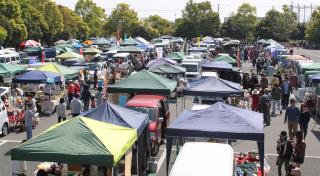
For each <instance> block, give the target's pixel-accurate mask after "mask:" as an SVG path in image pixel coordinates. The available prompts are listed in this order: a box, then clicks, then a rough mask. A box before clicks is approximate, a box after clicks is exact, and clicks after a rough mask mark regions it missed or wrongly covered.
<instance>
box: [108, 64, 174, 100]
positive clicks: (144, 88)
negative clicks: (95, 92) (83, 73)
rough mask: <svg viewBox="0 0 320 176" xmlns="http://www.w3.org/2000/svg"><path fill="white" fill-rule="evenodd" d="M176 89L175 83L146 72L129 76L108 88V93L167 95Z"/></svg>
mask: <svg viewBox="0 0 320 176" xmlns="http://www.w3.org/2000/svg"><path fill="white" fill-rule="evenodd" d="M176 87H177V82H176V81H173V80H170V79H167V78H164V77H162V76H159V75H157V74H155V73H152V72H149V71H147V70H142V71H139V72H137V73H135V74H131V75H130V76H129V77H127V78H126V79H123V80H121V81H119V82H118V83H116V84H113V85H110V86H109V87H108V92H110V93H138V92H140V93H160V94H166V95H169V94H170V92H172V91H174V90H175V88H176Z"/></svg>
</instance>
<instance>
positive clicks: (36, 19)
mask: <svg viewBox="0 0 320 176" xmlns="http://www.w3.org/2000/svg"><path fill="white" fill-rule="evenodd" d="M20 7H21V16H22V19H23V21H24V24H25V25H26V27H27V31H28V38H29V39H34V40H40V39H42V37H43V33H44V31H48V30H49V25H48V23H47V22H46V20H45V17H44V14H43V13H41V12H40V11H39V10H38V9H36V8H35V7H34V6H33V5H32V2H31V0H20Z"/></svg>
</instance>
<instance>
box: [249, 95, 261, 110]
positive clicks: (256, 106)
mask: <svg viewBox="0 0 320 176" xmlns="http://www.w3.org/2000/svg"><path fill="white" fill-rule="evenodd" d="M259 99H260V97H259V92H258V90H257V89H254V90H253V91H252V95H251V100H252V101H251V109H252V111H255V112H258V111H259Z"/></svg>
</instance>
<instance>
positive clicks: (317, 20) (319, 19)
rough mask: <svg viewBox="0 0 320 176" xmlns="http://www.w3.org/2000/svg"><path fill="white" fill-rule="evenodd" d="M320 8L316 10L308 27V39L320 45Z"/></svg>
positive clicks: (311, 42)
mask: <svg viewBox="0 0 320 176" xmlns="http://www.w3.org/2000/svg"><path fill="white" fill-rule="evenodd" d="M319 39H320V8H318V9H317V10H315V11H314V12H313V13H312V15H311V19H310V22H309V23H308V25H307V28H306V40H307V41H308V42H309V43H310V44H313V45H318V46H319V45H320V40H319Z"/></svg>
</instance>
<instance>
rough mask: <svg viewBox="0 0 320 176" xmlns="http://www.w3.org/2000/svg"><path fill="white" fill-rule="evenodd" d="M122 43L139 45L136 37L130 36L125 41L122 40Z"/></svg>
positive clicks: (124, 44) (122, 44)
mask: <svg viewBox="0 0 320 176" xmlns="http://www.w3.org/2000/svg"><path fill="white" fill-rule="evenodd" d="M120 45H121V46H136V45H138V42H137V41H136V40H135V39H133V38H131V37H129V38H127V39H125V40H124V42H122V43H121V44H120Z"/></svg>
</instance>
